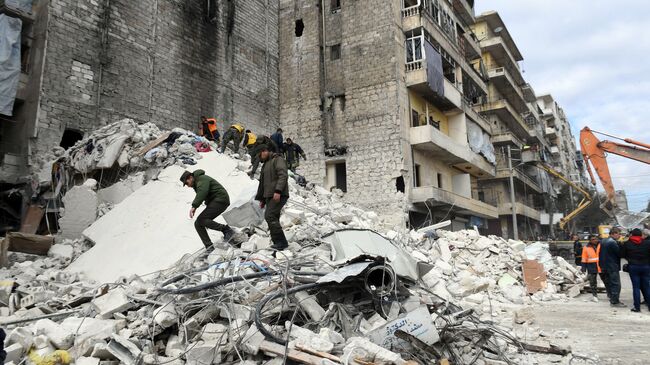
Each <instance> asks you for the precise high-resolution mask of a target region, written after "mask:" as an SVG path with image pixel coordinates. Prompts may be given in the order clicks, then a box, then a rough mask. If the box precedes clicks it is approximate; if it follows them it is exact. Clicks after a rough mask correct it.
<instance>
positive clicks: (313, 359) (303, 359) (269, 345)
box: [260, 340, 326, 365]
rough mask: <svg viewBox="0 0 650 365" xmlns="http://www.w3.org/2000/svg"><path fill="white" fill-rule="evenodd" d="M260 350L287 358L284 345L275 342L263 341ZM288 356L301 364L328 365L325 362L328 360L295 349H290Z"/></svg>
mask: <svg viewBox="0 0 650 365" xmlns="http://www.w3.org/2000/svg"><path fill="white" fill-rule="evenodd" d="M260 350H261V351H264V352H266V353H269V354H274V355H279V356H282V357H284V356H285V351H284V350H285V348H284V345H280V344H277V343H275V342H270V341H266V340H264V341H262V343H261V344H260ZM286 356H287V359H289V360H293V361H297V362H299V363H301V364H309V365H323V364H326V362H325V361H326V360H325V359H324V358H322V357H318V356H314V355H310V354H307V353H305V352H302V351H298V350H295V349H288V350H287V353H286Z"/></svg>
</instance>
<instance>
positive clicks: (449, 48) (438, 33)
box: [402, 6, 487, 93]
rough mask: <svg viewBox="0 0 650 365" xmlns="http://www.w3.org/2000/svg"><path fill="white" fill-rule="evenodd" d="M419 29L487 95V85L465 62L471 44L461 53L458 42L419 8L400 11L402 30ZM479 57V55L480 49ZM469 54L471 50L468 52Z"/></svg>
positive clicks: (412, 7) (414, 7)
mask: <svg viewBox="0 0 650 365" xmlns="http://www.w3.org/2000/svg"><path fill="white" fill-rule="evenodd" d="M420 28H423V29H424V30H425V31H426V32H427V33H428V34H429V35H430V36H431V40H432V41H433V43H434V44H435V45H437V46H440V48H441V49H442V52H444V53H446V54H447V55H449V57H450V58H452V59H453V60H454V61H455V62H456V63H457V64H458V65H460V67H461V68H462V69H463V72H465V73H466V74H467V75H468V76H469V77H471V78H472V80H473V81H474V82H475V83H476V84H477V85H478V86H479V88H481V90H483V91H484V92H485V93H487V85H486V84H485V81H484V80H483V79H482V78H481V76H480V75H479V74H478V72H477V71H476V70H475V69H474V68H473V67H472V66H471V65H470V64H469V63H467V61H466V58H465V53H466V52H468V51H467V48H471V47H472V46H471V43H472V42H466V43H468V45H469V46H468V47H465V48H466V50H465V51H463V50H462V49H461V46H460V44H459V43H460V42H459V41H458V39H457V38H456V37H452V36H451V35H449V34H448V33H447V32H445V31H444V30H443V29H442V28H441V27H440V25H438V23H437V22H435V21H434V20H433V19H432V18H431V16H430V15H429V13H428V12H426V11H424V10H423V9H420V7H419V6H411V7H408V8H404V9H402V29H403V31H404V32H405V33H406V32H411V31H418V30H420ZM478 51H479V55H480V49H479V50H478ZM469 52H471V50H470V51H469Z"/></svg>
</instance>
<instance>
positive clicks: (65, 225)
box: [59, 179, 99, 238]
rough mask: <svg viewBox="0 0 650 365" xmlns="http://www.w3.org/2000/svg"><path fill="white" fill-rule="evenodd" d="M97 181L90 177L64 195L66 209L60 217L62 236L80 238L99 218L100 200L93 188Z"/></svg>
mask: <svg viewBox="0 0 650 365" xmlns="http://www.w3.org/2000/svg"><path fill="white" fill-rule="evenodd" d="M92 182H94V184H95V185H96V184H97V182H96V181H95V180H93V179H88V180H87V181H86V183H84V184H83V185H79V186H74V187H72V189H70V190H68V192H67V193H66V194H65V196H64V197H63V204H64V207H65V210H64V212H63V217H62V218H61V219H59V225H60V226H61V236H62V237H64V238H79V237H81V233H82V232H83V231H84V230H85V229H86V228H88V227H90V225H91V224H93V223H95V220H96V219H97V207H98V205H99V200H98V199H97V193H95V191H94V190H93V184H92Z"/></svg>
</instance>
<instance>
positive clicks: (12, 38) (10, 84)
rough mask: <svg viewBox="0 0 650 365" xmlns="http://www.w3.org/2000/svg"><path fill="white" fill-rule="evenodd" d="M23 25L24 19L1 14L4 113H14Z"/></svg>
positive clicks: (0, 107)
mask: <svg viewBox="0 0 650 365" xmlns="http://www.w3.org/2000/svg"><path fill="white" fill-rule="evenodd" d="M30 8H31V4H30ZM22 25H23V22H22V20H20V19H17V18H12V17H8V16H6V15H4V14H0V114H4V115H13V109H14V100H15V99H16V92H17V91H18V80H19V79H20V31H21V28H22Z"/></svg>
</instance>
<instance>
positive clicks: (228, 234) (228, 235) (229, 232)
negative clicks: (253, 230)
mask: <svg viewBox="0 0 650 365" xmlns="http://www.w3.org/2000/svg"><path fill="white" fill-rule="evenodd" d="M222 233H223V242H224V243H230V240H231V239H232V237H233V236H234V235H235V231H233V229H232V228H230V227H229V226H227V227H226V228H225V229H224V230H223V231H222Z"/></svg>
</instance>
